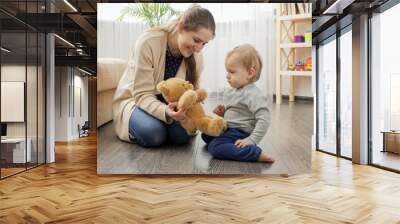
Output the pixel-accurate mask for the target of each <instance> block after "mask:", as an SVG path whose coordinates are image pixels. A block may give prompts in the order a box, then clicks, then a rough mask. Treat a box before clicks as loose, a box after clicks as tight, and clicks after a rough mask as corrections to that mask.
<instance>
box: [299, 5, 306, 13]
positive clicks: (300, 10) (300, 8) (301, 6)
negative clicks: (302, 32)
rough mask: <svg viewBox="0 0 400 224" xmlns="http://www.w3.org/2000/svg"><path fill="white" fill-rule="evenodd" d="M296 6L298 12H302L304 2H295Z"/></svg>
mask: <svg viewBox="0 0 400 224" xmlns="http://www.w3.org/2000/svg"><path fill="white" fill-rule="evenodd" d="M297 8H298V9H299V13H300V14H304V13H305V11H304V3H297Z"/></svg>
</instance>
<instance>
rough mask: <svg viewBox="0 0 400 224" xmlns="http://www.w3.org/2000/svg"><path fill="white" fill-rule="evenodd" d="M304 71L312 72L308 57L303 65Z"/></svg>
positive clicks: (310, 60) (310, 61)
mask: <svg viewBox="0 0 400 224" xmlns="http://www.w3.org/2000/svg"><path fill="white" fill-rule="evenodd" d="M304 70H306V71H311V70H312V59H311V57H308V58H307V60H306V63H305V64H304Z"/></svg>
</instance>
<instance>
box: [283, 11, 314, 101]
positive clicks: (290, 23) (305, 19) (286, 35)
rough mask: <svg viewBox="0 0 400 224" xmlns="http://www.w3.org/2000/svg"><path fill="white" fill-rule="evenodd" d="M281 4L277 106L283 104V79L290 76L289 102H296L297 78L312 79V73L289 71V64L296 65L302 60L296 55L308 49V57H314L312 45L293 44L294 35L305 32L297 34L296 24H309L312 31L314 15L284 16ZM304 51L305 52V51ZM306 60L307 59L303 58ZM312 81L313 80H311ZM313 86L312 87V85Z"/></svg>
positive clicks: (306, 43) (308, 43)
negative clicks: (299, 51)
mask: <svg viewBox="0 0 400 224" xmlns="http://www.w3.org/2000/svg"><path fill="white" fill-rule="evenodd" d="M284 4H288V6H287V7H290V4H295V3H284ZM284 4H280V5H279V6H278V9H277V22H276V28H277V30H276V33H277V38H276V46H277V47H276V53H277V60H276V86H275V91H276V104H281V103H282V93H281V91H282V89H281V83H282V80H281V79H282V77H287V76H289V79H290V84H289V101H295V77H311V76H312V71H288V70H287V67H288V66H289V64H294V63H295V61H296V60H300V58H296V54H297V53H298V52H297V51H298V50H302V49H306V50H307V51H309V53H308V52H307V55H309V56H310V57H311V55H312V43H311V42H304V43H292V42H291V41H292V40H293V37H294V35H304V34H305V32H302V33H296V24H297V23H305V24H309V26H310V29H311V22H312V15H311V13H308V14H294V15H284V14H283V13H284V12H283V10H284V9H283V5H284ZM303 51H304V50H303ZM301 59H302V60H305V59H306V58H301ZM310 81H311V79H310ZM310 86H311V85H310Z"/></svg>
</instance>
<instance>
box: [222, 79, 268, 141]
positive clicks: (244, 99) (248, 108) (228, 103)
mask: <svg viewBox="0 0 400 224" xmlns="http://www.w3.org/2000/svg"><path fill="white" fill-rule="evenodd" d="M223 104H224V106H225V114H224V118H225V120H226V121H227V122H228V127H229V128H237V129H240V130H242V131H244V132H247V133H249V134H250V136H249V137H247V138H246V140H250V142H253V143H254V144H258V143H259V142H260V141H261V139H262V138H263V137H264V136H265V134H266V133H267V131H268V128H269V126H270V124H271V110H270V108H269V107H268V100H267V97H266V96H265V95H264V94H263V93H262V92H261V90H260V89H259V88H257V86H256V85H255V84H254V83H251V84H248V85H246V86H244V87H243V88H240V89H234V88H229V89H226V90H225V91H224V95H223Z"/></svg>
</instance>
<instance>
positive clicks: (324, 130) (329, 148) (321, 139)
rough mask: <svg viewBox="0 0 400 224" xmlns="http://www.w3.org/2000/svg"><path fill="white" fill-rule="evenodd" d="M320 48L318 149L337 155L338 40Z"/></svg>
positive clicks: (324, 44)
mask: <svg viewBox="0 0 400 224" xmlns="http://www.w3.org/2000/svg"><path fill="white" fill-rule="evenodd" d="M332 39H333V40H331V41H329V40H328V41H329V42H327V43H323V44H322V45H320V46H319V48H318V84H317V85H318V149H319V150H322V151H326V152H330V153H336V39H335V37H332Z"/></svg>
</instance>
